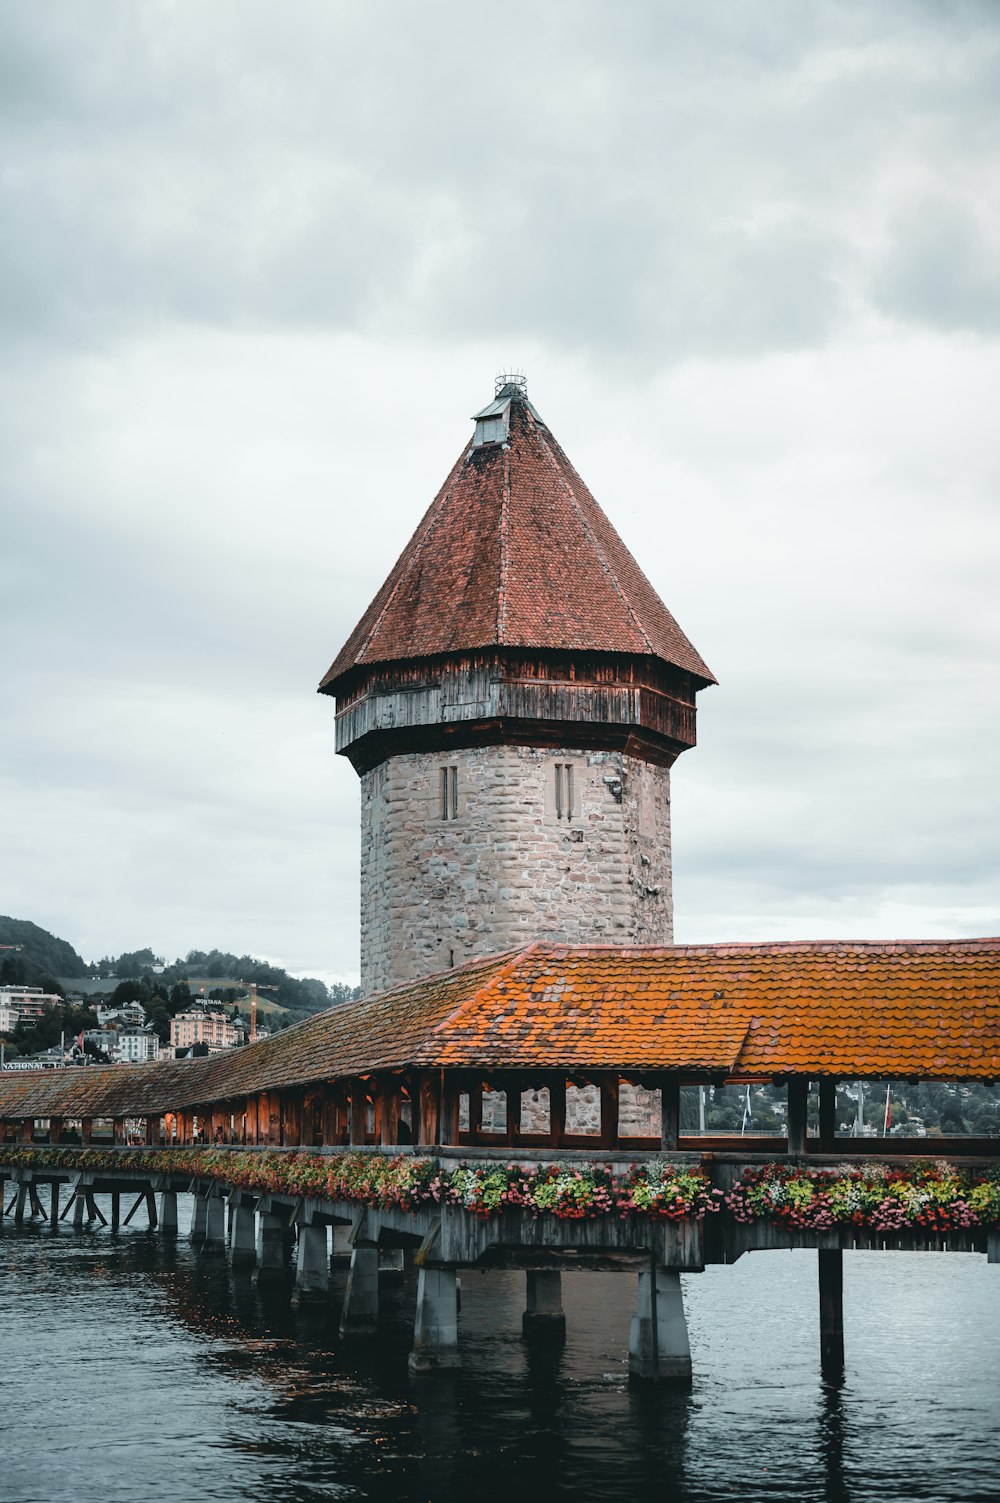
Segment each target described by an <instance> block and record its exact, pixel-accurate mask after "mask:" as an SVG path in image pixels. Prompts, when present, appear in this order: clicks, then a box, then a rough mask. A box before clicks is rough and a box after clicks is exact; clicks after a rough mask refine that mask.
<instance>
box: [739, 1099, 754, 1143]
mask: <svg viewBox="0 0 1000 1503" xmlns="http://www.w3.org/2000/svg"><path fill="white" fill-rule="evenodd" d="M751 1120H752V1114H751V1112H750V1087H749V1086H747V1099H746V1102H745V1103H744V1106H743V1121H742V1123H741V1125H740V1136H741V1137H742V1136H743V1134H744V1133H745V1132H746V1130H747V1128H748V1127H749V1126H750V1123H751Z"/></svg>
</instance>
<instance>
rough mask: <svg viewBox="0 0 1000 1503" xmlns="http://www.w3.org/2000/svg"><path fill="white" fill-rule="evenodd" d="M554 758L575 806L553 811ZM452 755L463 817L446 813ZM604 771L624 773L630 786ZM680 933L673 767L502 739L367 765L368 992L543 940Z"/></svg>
mask: <svg viewBox="0 0 1000 1503" xmlns="http://www.w3.org/2000/svg"><path fill="white" fill-rule="evenodd" d="M557 764H559V765H561V766H566V765H570V766H572V768H573V785H574V801H575V808H574V810H573V812H572V815H571V817H569V818H567V817H565V814H566V811H565V809H564V811H563V812H564V817H563V818H559V817H557V809H556V765H557ZM445 767H454V768H457V773H458V814H457V818H454V819H451V818H448V819H445V818H444V817H443V813H442V786H441V773H442V769H443V768H445ZM605 779H608V780H614V779H620V780H621V785H622V788H621V796H620V798H618V797H616V796H615V793H616V790H614V789H613V788H612V787H610V786H609V783H608V782H606V781H605ZM564 797H565V793H564ZM672 937H673V933H672V903H671V877H670V774H669V771H668V770H667V769H666V768H663V767H656V766H653V765H651V764H650V763H647V762H644V761H642V760H640V759H638V758H635V757H630V756H628V755H626V754H624V753H622V752H611V751H608V752H603V751H599V752H595V751H577V752H573V751H565V750H559V751H556V750H548V749H541V748H534V747H519V746H503V745H501V746H490V747H474V748H468V749H462V750H456V751H450V752H447V753H445V752H440V753H434V754H430V753H408V754H405V755H401V756H395V757H390V758H389V759H388V760H387V761H385V762H383V763H382V764H380V766H378V767H376V768H373V769H372V770H371V771H370V772H368V773H365V774H364V775H363V776H362V779H361V985H362V989H363V990H364V991H365V992H366V993H367V992H371V991H377V990H381V989H383V988H385V987H389V986H393V985H395V984H396V983H398V982H401V981H410V980H414V979H417V978H418V977H421V976H426V975H429V974H431V973H433V972H435V971H442V970H446V969H447V968H448V967H449V966H451V965H460V964H462V962H463V961H466V960H470V959H472V958H474V957H477V956H481V955H489V954H492V953H495V952H497V951H499V950H507V949H511V948H514V947H516V946H518V945H525V944H529V943H531V942H532V941H534V940H548V941H554V942H558V943H566V944H588V943H590V944H622V945H626V944H669V943H671V940H672Z"/></svg>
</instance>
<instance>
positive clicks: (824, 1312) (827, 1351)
mask: <svg viewBox="0 0 1000 1503" xmlns="http://www.w3.org/2000/svg"><path fill="white" fill-rule="evenodd" d="M818 1256H819V1357H820V1367H821V1368H822V1372H823V1376H824V1378H839V1377H841V1376H842V1375H843V1371H844V1254H843V1252H842V1251H841V1250H840V1248H839V1247H835V1248H829V1249H826V1248H820V1251H819V1255H818Z"/></svg>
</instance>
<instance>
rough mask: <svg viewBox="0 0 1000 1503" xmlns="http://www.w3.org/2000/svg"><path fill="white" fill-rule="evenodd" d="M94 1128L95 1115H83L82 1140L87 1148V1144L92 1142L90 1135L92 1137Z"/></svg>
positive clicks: (81, 1125)
mask: <svg viewBox="0 0 1000 1503" xmlns="http://www.w3.org/2000/svg"><path fill="white" fill-rule="evenodd" d="M93 1130H94V1119H93V1117H82V1118H81V1119H80V1142H81V1143H82V1144H83V1146H84V1147H85V1148H86V1146H87V1144H88V1143H89V1142H90V1137H91V1133H92V1132H93Z"/></svg>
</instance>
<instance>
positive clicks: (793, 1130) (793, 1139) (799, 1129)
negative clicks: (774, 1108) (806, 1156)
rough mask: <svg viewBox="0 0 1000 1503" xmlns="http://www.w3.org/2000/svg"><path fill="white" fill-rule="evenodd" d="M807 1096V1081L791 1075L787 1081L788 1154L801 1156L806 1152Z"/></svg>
mask: <svg viewBox="0 0 1000 1503" xmlns="http://www.w3.org/2000/svg"><path fill="white" fill-rule="evenodd" d="M808 1096H809V1082H808V1080H806V1079H805V1078H804V1077H803V1076H801V1075H792V1076H791V1077H790V1078H789V1081H788V1152H789V1153H790V1154H803V1153H805V1151H806V1129H807V1126H808V1121H807V1117H806V1106H807V1102H808Z"/></svg>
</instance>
